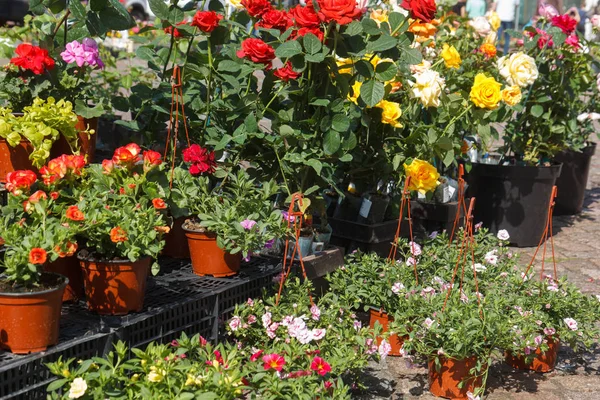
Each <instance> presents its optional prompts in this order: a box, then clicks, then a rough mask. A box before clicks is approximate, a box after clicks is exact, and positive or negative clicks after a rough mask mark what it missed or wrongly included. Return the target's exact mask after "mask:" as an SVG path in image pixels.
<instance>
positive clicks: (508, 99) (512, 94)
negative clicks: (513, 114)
mask: <svg viewBox="0 0 600 400" xmlns="http://www.w3.org/2000/svg"><path fill="white" fill-rule="evenodd" d="M502 101H504V102H505V103H506V104H508V105H509V106H511V107H512V106H516V105H517V104H519V103H520V102H521V88H520V87H518V86H516V85H515V86H510V87H507V88H505V89H504V90H503V91H502Z"/></svg>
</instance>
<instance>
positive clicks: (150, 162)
mask: <svg viewBox="0 0 600 400" xmlns="http://www.w3.org/2000/svg"><path fill="white" fill-rule="evenodd" d="M160 164H162V160H161V157H160V153H159V152H157V151H152V150H148V151H145V152H144V171H149V170H151V169H153V168H154V167H155V166H158V165H160Z"/></svg>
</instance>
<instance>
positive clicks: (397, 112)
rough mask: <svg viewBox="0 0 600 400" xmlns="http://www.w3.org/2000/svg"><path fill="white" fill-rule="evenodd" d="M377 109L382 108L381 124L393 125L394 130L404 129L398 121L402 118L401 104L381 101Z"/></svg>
mask: <svg viewBox="0 0 600 400" xmlns="http://www.w3.org/2000/svg"><path fill="white" fill-rule="evenodd" d="M376 107H379V108H381V122H383V123H384V124H389V125H392V126H393V127H394V128H402V124H401V123H400V122H399V121H398V119H399V118H400V117H401V116H402V110H401V109H400V104H398V103H394V102H393V101H387V100H381V101H380V102H379V103H378V104H377V106H376Z"/></svg>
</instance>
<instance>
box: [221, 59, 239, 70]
mask: <svg viewBox="0 0 600 400" xmlns="http://www.w3.org/2000/svg"><path fill="white" fill-rule="evenodd" d="M242 65H243V64H240V63H237V62H235V61H232V60H223V61H221V62H220V63H219V65H218V66H217V69H218V70H219V71H222V72H238V71H239V70H241V69H242Z"/></svg>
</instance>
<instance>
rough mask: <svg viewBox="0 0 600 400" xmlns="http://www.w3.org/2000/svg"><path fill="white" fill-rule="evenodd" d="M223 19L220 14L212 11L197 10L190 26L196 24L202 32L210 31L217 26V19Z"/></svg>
mask: <svg viewBox="0 0 600 400" xmlns="http://www.w3.org/2000/svg"><path fill="white" fill-rule="evenodd" d="M222 19H223V16H222V15H221V14H217V13H216V12H214V11H198V12H197V13H196V15H194V19H193V20H192V24H191V25H192V26H197V27H198V29H200V30H201V31H202V32H205V33H210V32H212V31H214V30H215V28H216V27H217V26H219V21H220V20H222Z"/></svg>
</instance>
